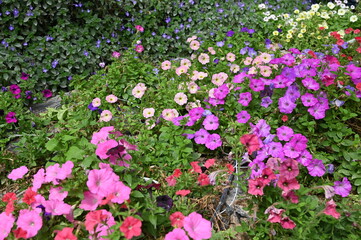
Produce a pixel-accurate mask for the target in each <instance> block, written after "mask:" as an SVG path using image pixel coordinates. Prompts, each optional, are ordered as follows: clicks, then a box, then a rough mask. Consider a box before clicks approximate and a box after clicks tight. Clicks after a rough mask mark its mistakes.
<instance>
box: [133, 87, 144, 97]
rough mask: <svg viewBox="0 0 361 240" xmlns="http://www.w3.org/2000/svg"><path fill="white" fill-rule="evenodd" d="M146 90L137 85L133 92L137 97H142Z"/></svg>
mask: <svg viewBox="0 0 361 240" xmlns="http://www.w3.org/2000/svg"><path fill="white" fill-rule="evenodd" d="M144 93H145V90H144V89H143V88H142V87H140V86H135V87H134V88H133V90H132V94H133V96H134V97H135V98H142V97H143V95H144Z"/></svg>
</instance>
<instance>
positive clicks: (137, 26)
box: [135, 25, 144, 32]
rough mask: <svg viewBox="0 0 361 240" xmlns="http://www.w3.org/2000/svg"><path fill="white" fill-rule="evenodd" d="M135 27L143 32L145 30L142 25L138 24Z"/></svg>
mask: <svg viewBox="0 0 361 240" xmlns="http://www.w3.org/2000/svg"><path fill="white" fill-rule="evenodd" d="M135 29H137V31H139V32H143V31H144V28H143V27H142V26H140V25H136V26H135Z"/></svg>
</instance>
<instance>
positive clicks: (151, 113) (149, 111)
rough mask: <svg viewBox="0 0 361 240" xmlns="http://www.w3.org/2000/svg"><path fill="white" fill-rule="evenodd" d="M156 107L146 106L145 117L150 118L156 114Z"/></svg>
mask: <svg viewBox="0 0 361 240" xmlns="http://www.w3.org/2000/svg"><path fill="white" fill-rule="evenodd" d="M154 111H155V110H154V108H145V109H144V110H143V116H144V117H145V118H150V117H153V116H154Z"/></svg>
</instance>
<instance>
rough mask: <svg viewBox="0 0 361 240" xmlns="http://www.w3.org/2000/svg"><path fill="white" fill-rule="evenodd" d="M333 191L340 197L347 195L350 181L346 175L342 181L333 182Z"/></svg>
mask: <svg viewBox="0 0 361 240" xmlns="http://www.w3.org/2000/svg"><path fill="white" fill-rule="evenodd" d="M334 184H335V185H334V189H335V193H336V194H338V195H340V196H341V197H347V196H348V195H349V194H350V192H351V189H352V186H351V183H350V181H349V180H348V179H347V177H344V178H343V179H342V181H336V182H334Z"/></svg>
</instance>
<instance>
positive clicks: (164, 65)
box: [162, 61, 172, 70]
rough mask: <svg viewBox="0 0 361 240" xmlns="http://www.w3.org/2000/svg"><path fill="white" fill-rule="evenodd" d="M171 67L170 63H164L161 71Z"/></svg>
mask: <svg viewBox="0 0 361 240" xmlns="http://www.w3.org/2000/svg"><path fill="white" fill-rule="evenodd" d="M171 67H172V63H171V62H170V61H164V62H162V69H163V70H168V69H170V68H171Z"/></svg>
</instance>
